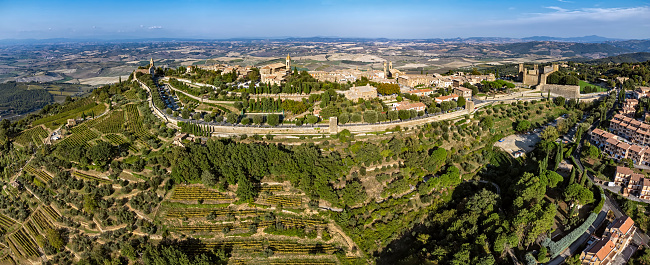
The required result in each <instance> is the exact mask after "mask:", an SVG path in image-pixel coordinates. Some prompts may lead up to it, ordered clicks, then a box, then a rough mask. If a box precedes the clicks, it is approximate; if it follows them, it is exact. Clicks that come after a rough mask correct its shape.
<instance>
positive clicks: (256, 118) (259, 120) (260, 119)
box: [253, 115, 264, 124]
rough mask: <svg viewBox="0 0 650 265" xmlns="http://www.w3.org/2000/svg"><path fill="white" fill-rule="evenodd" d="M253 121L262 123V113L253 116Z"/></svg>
mask: <svg viewBox="0 0 650 265" xmlns="http://www.w3.org/2000/svg"><path fill="white" fill-rule="evenodd" d="M253 122H254V123H255V124H262V123H263V122H264V116H262V115H255V116H253Z"/></svg>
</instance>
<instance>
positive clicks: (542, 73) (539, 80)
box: [519, 63, 580, 99]
mask: <svg viewBox="0 0 650 265" xmlns="http://www.w3.org/2000/svg"><path fill="white" fill-rule="evenodd" d="M556 71H559V66H558V65H557V64H553V65H550V66H546V67H544V68H543V69H541V70H540V69H539V66H538V65H537V64H534V65H533V69H532V70H531V69H526V68H525V67H524V64H523V63H519V81H520V82H522V83H523V84H524V85H527V86H531V87H535V89H539V90H541V91H542V92H546V93H548V92H550V93H551V94H554V95H557V96H562V97H565V98H567V99H568V98H574V99H578V98H580V86H571V85H556V84H547V83H546V78H548V76H549V75H550V74H552V73H554V72H556Z"/></svg>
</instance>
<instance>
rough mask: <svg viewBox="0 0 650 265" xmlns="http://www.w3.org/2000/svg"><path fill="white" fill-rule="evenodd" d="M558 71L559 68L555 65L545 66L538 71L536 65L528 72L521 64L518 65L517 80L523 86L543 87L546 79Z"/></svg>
mask: <svg viewBox="0 0 650 265" xmlns="http://www.w3.org/2000/svg"><path fill="white" fill-rule="evenodd" d="M558 70H559V67H558V65H557V64H553V65H552V66H546V67H544V69H542V71H540V70H539V66H538V65H537V64H534V65H533V69H532V70H530V69H526V68H525V67H524V64H523V63H519V80H520V81H521V82H522V83H524V85H529V86H538V85H545V84H546V78H547V77H548V76H549V75H550V74H552V73H553V72H556V71H558Z"/></svg>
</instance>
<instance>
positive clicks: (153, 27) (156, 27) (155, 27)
mask: <svg viewBox="0 0 650 265" xmlns="http://www.w3.org/2000/svg"><path fill="white" fill-rule="evenodd" d="M162 28H163V27H162V26H151V27H149V29H162Z"/></svg>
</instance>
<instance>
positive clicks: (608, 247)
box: [586, 238, 615, 261]
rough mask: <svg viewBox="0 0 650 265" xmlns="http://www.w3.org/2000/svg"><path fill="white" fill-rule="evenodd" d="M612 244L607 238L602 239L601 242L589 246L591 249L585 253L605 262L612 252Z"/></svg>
mask: <svg viewBox="0 0 650 265" xmlns="http://www.w3.org/2000/svg"><path fill="white" fill-rule="evenodd" d="M614 246H615V245H614V242H612V240H610V239H609V238H606V239H605V238H603V239H601V240H598V242H596V243H595V244H593V245H591V248H589V250H586V252H587V253H595V255H596V257H597V258H598V260H599V261H603V260H605V258H607V255H608V254H609V253H610V252H612V250H613V249H614Z"/></svg>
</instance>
